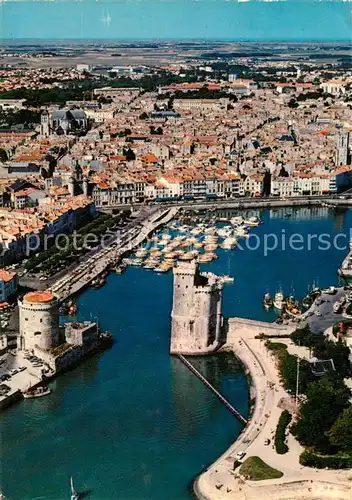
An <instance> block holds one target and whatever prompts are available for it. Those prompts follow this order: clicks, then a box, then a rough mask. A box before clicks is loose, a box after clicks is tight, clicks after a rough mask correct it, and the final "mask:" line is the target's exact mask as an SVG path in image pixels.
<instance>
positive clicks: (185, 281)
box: [170, 262, 223, 355]
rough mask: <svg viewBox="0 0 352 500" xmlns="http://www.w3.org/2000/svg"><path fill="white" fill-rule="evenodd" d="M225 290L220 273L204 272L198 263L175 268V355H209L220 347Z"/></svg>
mask: <svg viewBox="0 0 352 500" xmlns="http://www.w3.org/2000/svg"><path fill="white" fill-rule="evenodd" d="M222 289H223V285H222V283H221V281H220V280H219V278H218V277H217V276H215V275H214V274H211V273H207V274H205V273H203V274H201V273H200V272H199V267H198V264H196V263H194V262H180V263H178V265H177V267H175V268H174V287H173V307H172V313H171V318H172V321H171V345H170V352H171V354H176V353H181V354H182V353H183V354H195V355H197V354H206V353H210V352H212V351H214V350H215V349H217V348H218V347H219V345H220V334H221V328H222Z"/></svg>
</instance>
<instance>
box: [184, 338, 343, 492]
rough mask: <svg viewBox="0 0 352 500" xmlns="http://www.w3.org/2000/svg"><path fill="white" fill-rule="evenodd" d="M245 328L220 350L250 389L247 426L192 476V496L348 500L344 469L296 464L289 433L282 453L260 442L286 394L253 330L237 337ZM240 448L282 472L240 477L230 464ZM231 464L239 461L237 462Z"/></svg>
mask: <svg viewBox="0 0 352 500" xmlns="http://www.w3.org/2000/svg"><path fill="white" fill-rule="evenodd" d="M245 333H246V332H245V331H244V330H243V331H239V332H238V335H237V337H236V338H235V337H232V338H230V340H229V342H228V343H227V344H225V346H224V349H226V350H228V351H230V352H232V353H233V354H234V355H235V357H236V358H237V359H238V360H239V361H240V362H241V364H242V365H243V366H244V367H245V369H246V375H247V380H248V381H249V390H250V391H254V392H255V399H254V406H253V407H252V411H251V413H250V414H249V416H248V424H247V426H246V427H245V428H244V429H243V431H242V432H241V433H240V435H239V436H238V438H237V439H236V441H235V442H234V443H232V444H231V446H230V447H229V448H228V449H227V450H226V451H225V452H224V453H223V454H222V455H221V456H220V457H219V458H218V459H216V461H215V462H213V463H212V464H211V465H210V466H209V467H207V468H206V469H205V470H204V471H203V472H201V474H199V475H198V476H197V477H196V478H195V480H194V482H193V492H194V494H195V497H196V498H197V499H198V500H222V499H224V500H225V499H229V500H239V499H240V500H242V499H243V500H263V499H272V500H274V499H275V500H286V499H287V500H288V499H291V500H292V499H297V500H309V499H317V498H321V499H322V498H324V499H325V498H326V500H330V499H333V498H335V499H336V500H349V499H350V498H351V496H350V495H351V493H352V487H351V484H350V480H349V477H350V474H349V473H348V470H342V469H341V470H333V469H331V470H325V469H323V470H321V469H314V468H310V467H303V466H301V465H300V463H299V455H300V453H301V452H302V451H303V450H304V448H303V447H301V445H300V444H299V443H298V442H297V441H296V440H295V439H294V437H293V436H291V435H290V434H289V436H288V438H287V439H288V446H289V451H288V453H287V454H285V456H283V455H278V454H276V451H275V449H274V446H265V444H264V441H265V439H268V438H269V437H270V438H271V439H272V436H273V435H272V434H270V433H272V432H273V431H275V429H276V424H277V421H278V418H279V416H280V414H281V411H282V409H281V408H280V407H279V404H280V401H281V400H282V399H283V398H287V397H289V395H288V394H287V393H286V392H285V391H284V389H283V388H282V387H281V384H280V382H279V378H278V373H277V370H276V367H275V365H274V359H273V358H272V355H271V354H270V353H268V352H267V351H266V348H265V346H264V345H263V344H262V343H261V341H260V340H259V339H255V338H254V337H255V332H251V333H249V329H248V332H247V333H248V334H249V336H248V337H247V338H243V337H244V336H245ZM288 335H289V332H287V336H288ZM260 360H261V361H260ZM272 381H274V384H273V385H271V384H272ZM268 382H270V385H269V384H268ZM251 401H253V398H252V399H251ZM270 444H271V443H270ZM240 451H241V452H244V453H245V455H246V458H247V457H249V456H259V457H261V458H262V459H263V460H264V461H265V462H266V463H268V465H269V466H271V467H274V468H276V469H278V470H280V471H281V472H283V476H282V477H281V478H280V479H267V480H262V481H250V480H245V479H244V478H243V477H240V475H239V472H238V468H237V467H236V469H237V470H235V469H234V464H235V462H236V454H237V453H238V452H240ZM236 465H237V466H239V464H238V463H237V464H236ZM313 486H314V487H313Z"/></svg>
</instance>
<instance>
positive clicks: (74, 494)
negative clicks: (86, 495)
mask: <svg viewBox="0 0 352 500" xmlns="http://www.w3.org/2000/svg"><path fill="white" fill-rule="evenodd" d="M70 485H71V500H80V497H81V495H80V494H79V493H77V492H76V490H75V487H74V486H73V479H72V476H71V477H70Z"/></svg>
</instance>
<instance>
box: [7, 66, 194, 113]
mask: <svg viewBox="0 0 352 500" xmlns="http://www.w3.org/2000/svg"><path fill="white" fill-rule="evenodd" d="M182 81H184V79H183V78H181V77H179V76H177V75H173V74H172V73H169V72H168V71H159V72H157V73H155V74H152V75H144V76H142V78H140V79H138V80H134V79H132V78H129V77H117V78H103V77H102V78H99V79H96V78H89V77H87V78H86V79H84V80H71V81H69V82H66V83H64V84H63V86H62V87H54V88H50V89H27V88H25V87H21V88H19V89H14V90H8V91H6V92H1V93H0V99H26V101H27V102H26V103H25V105H26V106H28V107H40V106H45V105H48V104H59V105H64V104H65V102H66V101H81V100H83V99H88V98H89V96H90V93H91V92H92V90H93V89H95V88H100V87H106V86H109V87H113V88H120V87H140V88H142V89H144V90H145V91H151V90H156V89H157V88H158V86H159V85H170V84H171V83H173V82H182Z"/></svg>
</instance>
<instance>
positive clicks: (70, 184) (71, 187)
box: [67, 175, 75, 196]
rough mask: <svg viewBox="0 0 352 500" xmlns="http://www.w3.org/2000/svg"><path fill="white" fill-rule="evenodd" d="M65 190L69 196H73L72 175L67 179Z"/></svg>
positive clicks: (73, 183) (73, 184) (73, 182)
mask: <svg viewBox="0 0 352 500" xmlns="http://www.w3.org/2000/svg"><path fill="white" fill-rule="evenodd" d="M67 189H68V194H69V195H70V196H74V195H75V181H74V178H73V177H72V175H70V177H69V178H68V181H67Z"/></svg>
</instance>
